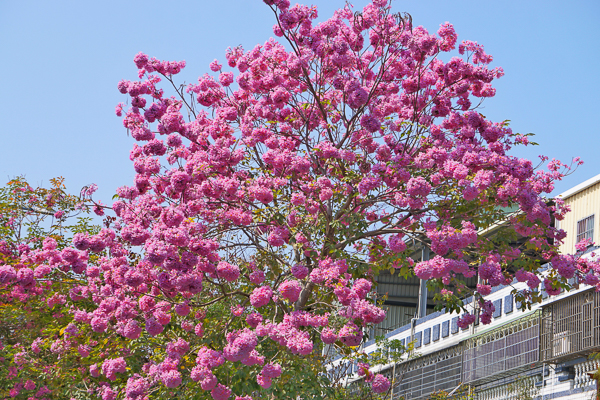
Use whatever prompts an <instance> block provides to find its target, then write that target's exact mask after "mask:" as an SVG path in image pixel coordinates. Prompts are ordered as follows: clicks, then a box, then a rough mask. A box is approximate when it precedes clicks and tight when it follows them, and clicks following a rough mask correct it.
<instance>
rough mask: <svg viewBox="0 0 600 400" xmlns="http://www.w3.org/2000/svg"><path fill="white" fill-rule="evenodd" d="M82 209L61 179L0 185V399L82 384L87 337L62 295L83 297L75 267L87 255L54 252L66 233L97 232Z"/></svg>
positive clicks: (64, 243)
mask: <svg viewBox="0 0 600 400" xmlns="http://www.w3.org/2000/svg"><path fill="white" fill-rule="evenodd" d="M92 190H93V188H92ZM89 211H90V210H89V209H88V207H87V206H86V204H85V203H84V202H82V198H81V197H79V196H74V195H70V194H68V193H66V191H65V186H64V183H63V179H62V178H56V179H51V180H50V187H49V188H33V187H32V186H30V185H29V184H28V183H27V181H26V180H25V179H24V178H22V177H19V178H15V179H13V180H11V181H10V182H8V183H7V185H6V186H5V187H2V188H0V233H1V235H0V236H1V239H0V397H2V398H6V397H18V398H39V399H43V398H58V397H56V395H57V394H66V393H69V392H70V391H72V388H73V387H74V386H79V387H82V385H81V382H82V381H83V379H84V377H85V375H87V370H86V369H81V367H82V365H81V363H82V362H81V356H82V354H86V355H87V353H89V351H87V349H91V348H90V347H89V346H90V344H93V342H91V341H89V340H88V339H87V338H86V337H85V336H82V335H80V334H79V329H78V328H77V327H76V325H75V324H74V323H73V322H74V318H73V308H72V304H73V303H72V301H67V299H69V300H82V299H83V297H82V296H81V293H80V292H81V288H82V287H83V286H81V285H82V284H85V283H86V282H85V281H84V280H83V279H81V274H82V273H83V272H84V271H85V268H86V265H87V262H89V261H90V258H91V259H92V260H93V258H94V255H93V254H92V255H91V257H88V254H83V253H74V254H75V256H77V257H76V258H77V260H74V261H76V262H73V263H72V265H64V260H65V257H67V258H69V257H68V254H69V250H67V251H66V252H61V251H62V250H63V249H64V248H66V247H68V246H69V245H70V244H71V238H72V237H73V235H74V234H78V233H82V232H85V233H88V234H96V233H98V232H99V230H100V228H99V227H98V226H95V225H93V224H92V220H91V218H89V216H88V212H89ZM71 253H72V252H71ZM79 257H81V258H79ZM16 282H18V284H17V283H16ZM69 303H70V304H69ZM81 303H82V302H81V301H80V302H79V306H80V307H83V308H87V309H89V311H93V309H94V308H95V307H91V304H92V303H90V304H89V306H88V307H86V305H84V304H81ZM116 339H117V340H116V341H118V338H116ZM109 342H111V343H110V346H109V347H113V348H114V347H116V346H114V343H113V342H115V341H113V340H112V339H111V340H110V341H108V340H107V341H106V342H105V344H106V345H108V344H109ZM86 351H87V353H86ZM82 372H85V374H82ZM74 381H75V382H77V383H79V385H77V384H74ZM59 397H60V396H59Z"/></svg>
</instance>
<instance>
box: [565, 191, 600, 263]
mask: <svg viewBox="0 0 600 400" xmlns="http://www.w3.org/2000/svg"><path fill="white" fill-rule="evenodd" d="M563 200H564V201H565V204H567V205H569V206H570V207H571V212H569V213H567V215H566V216H565V219H563V220H562V221H560V222H559V228H560V229H564V230H565V231H566V232H567V237H566V238H565V240H564V244H563V245H562V246H560V251H561V253H563V254H573V253H574V252H575V243H576V241H577V221H580V220H582V219H583V218H586V217H589V216H590V215H594V216H595V217H594V238H593V241H594V242H595V243H596V244H598V243H600V230H599V229H598V227H599V225H598V222H599V220H600V182H598V183H596V184H594V185H592V186H590V187H588V188H586V189H584V190H582V191H580V192H577V193H575V194H574V195H572V196H569V197H566V198H563Z"/></svg>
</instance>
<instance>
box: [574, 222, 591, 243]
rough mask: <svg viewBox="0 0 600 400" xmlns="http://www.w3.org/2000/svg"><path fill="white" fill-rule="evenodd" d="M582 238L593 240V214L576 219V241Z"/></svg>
mask: <svg viewBox="0 0 600 400" xmlns="http://www.w3.org/2000/svg"><path fill="white" fill-rule="evenodd" d="M584 239H590V240H591V241H593V240H594V216H593V215H591V216H589V217H587V218H584V219H582V220H579V221H577V241H576V242H575V243H579V242H581V241H582V240H584Z"/></svg>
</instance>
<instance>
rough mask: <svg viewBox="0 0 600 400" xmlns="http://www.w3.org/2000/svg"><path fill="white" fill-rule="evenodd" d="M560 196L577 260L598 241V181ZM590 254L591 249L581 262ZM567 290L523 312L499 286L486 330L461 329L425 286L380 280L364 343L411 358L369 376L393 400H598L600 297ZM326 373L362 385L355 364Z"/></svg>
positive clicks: (367, 348)
mask: <svg viewBox="0 0 600 400" xmlns="http://www.w3.org/2000/svg"><path fill="white" fill-rule="evenodd" d="M558 197H560V198H561V199H562V200H563V201H564V202H565V204H566V205H568V206H570V207H571V212H570V213H568V215H567V217H566V218H565V219H564V220H562V221H560V228H562V229H564V230H565V231H567V233H568V236H567V239H566V240H565V242H564V244H563V245H562V246H561V251H562V252H564V253H574V252H575V243H577V242H579V241H580V240H582V239H591V241H597V240H598V238H597V237H596V236H598V232H599V229H598V221H599V220H600V216H595V214H596V213H600V175H598V176H596V177H594V178H592V179H590V180H588V181H586V182H583V183H582V184H580V185H578V186H576V187H574V188H573V189H570V190H568V191H566V192H564V193H562V194H561V195H559V196H558ZM595 249H596V247H594V246H590V248H588V251H587V252H586V254H585V255H584V257H590V256H592V253H593V251H594V250H595ZM548 268H550V266H549V265H545V266H543V267H542V269H545V270H547V269H548ZM472 283H473V286H474V285H475V283H476V282H472ZM572 283H573V284H575V287H576V289H574V290H571V291H569V292H563V293H561V294H560V295H557V296H548V295H547V294H546V293H545V292H544V291H542V298H543V301H542V303H541V304H540V303H538V304H535V305H533V306H532V307H531V309H526V310H521V304H519V303H518V302H516V301H515V298H514V291H515V290H516V291H519V290H522V289H525V288H526V284H525V283H520V282H517V281H514V282H513V283H512V284H511V285H508V286H504V287H497V288H495V290H494V291H493V292H492V293H491V294H490V295H488V296H486V299H488V300H491V301H492V302H493V303H494V305H495V310H496V311H495V313H494V315H493V320H492V323H491V324H489V325H479V324H475V325H473V326H471V327H469V328H466V329H461V328H459V326H458V323H457V322H458V316H457V315H456V314H446V313H444V312H443V311H442V312H433V307H432V306H433V303H432V294H431V293H429V294H428V293H427V290H426V289H423V287H424V286H425V285H424V284H423V282H419V280H418V279H416V278H415V279H413V280H412V281H406V283H405V284H406V287H403V286H402V285H399V282H396V281H394V277H393V276H382V277H381V278H380V279H379V289H380V290H381V292H382V293H389V296H388V299H387V304H385V305H384V307H386V308H388V318H386V322H384V323H383V324H382V325H380V326H378V327H377V328H376V329H375V331H372V332H371V336H370V337H373V335H375V334H384V335H385V336H386V338H388V339H397V340H400V342H402V343H404V344H407V343H411V342H412V343H413V344H414V354H412V355H411V357H410V358H408V359H407V360H406V361H403V362H401V363H398V364H388V365H381V366H378V367H375V368H374V371H373V372H378V373H382V374H385V375H387V376H388V377H389V378H392V376H394V377H395V382H396V383H397V384H396V385H394V387H393V389H392V390H393V392H392V394H391V396H390V399H395V400H398V399H404V400H418V399H427V398H428V397H429V396H430V395H431V394H433V393H434V392H438V391H441V390H443V391H445V392H447V393H452V392H454V393H456V391H457V389H459V388H460V390H463V391H464V390H466V391H468V392H469V393H470V394H471V395H472V396H473V398H474V399H478V400H504V399H507V400H511V399H515V400H516V399H527V398H531V399H536V400H537V399H543V400H549V399H560V400H590V399H595V398H596V381H595V380H593V379H592V378H591V377H590V375H589V374H590V373H593V372H595V371H597V370H598V369H599V368H600V358H599V359H595V358H594V357H593V354H595V353H597V352H600V292H596V291H595V290H594V288H592V287H589V286H586V285H583V284H582V285H579V286H578V285H577V283H576V282H574V281H573V282H572ZM395 284H396V285H395ZM469 286H471V285H469ZM411 299H412V300H411ZM471 303H472V298H469V299H465V305H467V306H469V305H470V304H471ZM376 350H377V347H376V344H375V342H374V341H373V340H371V341H369V342H367V343H365V344H364V346H363V348H362V351H363V352H365V353H367V354H371V353H373V352H374V351H376ZM331 366H332V368H331V370H330V371H331V372H332V373H334V372H335V373H338V374H339V372H340V371H342V372H343V374H344V375H345V379H346V384H348V385H352V384H353V383H355V382H358V381H360V379H361V378H360V377H359V376H358V366H357V365H356V364H353V363H351V362H348V361H345V360H344V359H341V358H340V359H337V360H335V361H334V362H333V363H332V364H331ZM390 380H391V379H390Z"/></svg>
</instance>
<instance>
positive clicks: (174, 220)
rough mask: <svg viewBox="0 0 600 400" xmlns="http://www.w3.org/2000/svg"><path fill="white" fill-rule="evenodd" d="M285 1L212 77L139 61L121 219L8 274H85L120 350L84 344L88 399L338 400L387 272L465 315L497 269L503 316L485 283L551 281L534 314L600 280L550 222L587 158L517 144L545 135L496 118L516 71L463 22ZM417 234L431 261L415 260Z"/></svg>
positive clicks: (19, 284)
mask: <svg viewBox="0 0 600 400" xmlns="http://www.w3.org/2000/svg"><path fill="white" fill-rule="evenodd" d="M265 3H266V4H267V7H269V8H270V9H271V10H272V11H273V13H274V16H275V21H276V23H275V25H274V28H273V30H274V33H275V35H276V36H278V37H279V38H280V39H279V40H274V39H270V40H268V41H267V42H266V43H265V44H264V45H257V46H256V47H255V48H254V49H252V50H250V51H245V50H243V49H242V48H240V47H237V48H233V49H229V50H228V51H227V53H226V56H225V57H226V66H223V65H222V64H221V63H219V62H218V61H216V60H215V61H214V62H213V63H211V65H210V70H211V73H209V74H205V75H202V76H201V77H200V78H199V79H198V83H195V84H191V85H187V86H180V85H178V84H177V83H176V81H175V75H177V74H178V73H179V72H180V71H181V69H182V68H184V67H185V62H168V61H159V60H157V59H155V58H150V57H148V56H146V55H145V54H142V53H140V54H138V55H137V56H135V59H134V61H135V64H136V66H137V69H138V76H139V80H136V81H122V82H120V83H119V85H118V88H119V91H120V92H121V93H123V94H125V95H127V96H128V99H129V100H128V104H129V106H125V105H119V106H118V107H117V114H118V115H119V116H122V117H123V124H124V126H125V128H127V130H128V132H129V134H131V136H132V137H133V138H134V139H135V140H136V141H137V142H138V144H135V145H134V147H133V149H132V150H131V154H130V158H131V160H132V162H133V168H134V169H135V171H136V177H135V182H134V183H133V184H132V186H128V187H122V188H120V189H118V192H117V194H118V199H117V201H116V202H115V203H114V204H113V206H112V210H113V212H114V214H115V215H116V217H114V218H112V217H111V218H110V219H107V224H106V227H105V228H104V229H103V230H102V231H100V232H97V233H90V232H88V233H84V232H82V233H79V234H77V235H75V236H74V237H73V243H72V247H68V248H65V249H63V250H62V251H61V252H60V253H56V252H49V251H44V250H40V251H37V252H34V253H33V254H34V255H35V257H33V256H32V255H31V254H30V255H27V256H23V257H24V262H21V263H19V264H16V265H14V266H3V267H1V268H3V269H2V275H0V284H1V285H4V286H3V287H4V288H6V290H9V288H11V287H12V288H20V289H18V290H21V291H23V292H25V293H27V294H28V295H30V294H31V295H34V293H35V294H36V295H37V292H35V291H36V290H38V288H39V286H40V285H41V284H42V283H40V281H39V280H36V279H32V280H27V279H25V278H24V276H25V275H27V276H28V274H30V273H28V272H27V270H29V269H32V268H34V267H35V266H36V265H48V266H49V267H50V268H57V267H59V266H60V268H72V270H73V274H74V275H75V276H77V279H79V280H80V281H81V282H82V283H81V284H79V285H80V287H81V289H80V292H78V293H77V295H76V296H71V297H68V298H65V307H67V308H69V309H71V310H72V315H73V321H74V322H73V323H72V324H73V326H74V328H73V329H76V330H77V332H78V334H79V335H81V336H84V337H86V338H88V340H92V341H94V342H95V343H100V345H102V343H104V342H103V341H111V343H112V344H111V346H112V347H110V348H103V350H102V351H98V352H90V353H89V354H86V353H85V352H84V353H83V354H81V362H82V365H85V366H86V368H87V374H86V375H85V377H83V376H82V377H80V378H78V379H81V380H85V387H86V388H87V389H86V390H87V392H86V393H90V394H94V395H98V396H101V397H102V398H103V399H105V400H110V399H115V398H124V399H136V400H137V399H145V398H164V397H167V396H171V397H172V396H175V397H177V398H207V399H211V398H212V399H215V400H225V399H233V398H235V399H237V400H245V399H251V398H255V399H256V398H276V399H284V398H292V399H295V398H296V397H297V396H298V395H301V396H302V398H323V397H327V396H330V395H331V393H332V392H331V391H330V388H331V387H332V386H335V384H337V382H331V381H329V380H328V378H327V377H326V376H325V375H324V374H323V372H324V371H325V368H326V363H327V361H328V356H329V355H331V352H332V351H334V350H335V351H337V352H338V353H349V352H351V351H352V349H354V348H356V346H359V345H360V344H361V343H362V342H363V341H364V340H365V338H366V337H365V332H366V329H365V328H367V327H369V326H371V325H375V324H378V323H381V322H382V321H383V320H384V319H385V312H384V311H383V310H382V309H380V308H379V307H378V306H377V305H376V302H375V301H374V300H375V299H374V297H373V296H374V293H375V286H374V284H375V282H376V277H377V274H378V273H379V271H382V270H391V271H392V272H394V273H398V274H400V275H402V276H412V275H416V276H417V277H419V278H421V279H426V280H428V281H429V285H430V287H432V288H438V289H442V288H444V291H443V292H440V293H441V296H443V299H444V301H445V305H446V307H447V309H448V310H450V311H456V312H462V311H463V310H462V301H461V298H462V297H464V296H465V295H466V294H467V292H468V291H469V290H470V289H469V288H468V287H467V285H466V283H465V281H466V279H468V278H472V277H475V276H478V277H479V279H480V282H481V284H479V285H478V286H477V288H476V290H475V291H474V295H475V296H476V298H477V299H479V306H480V307H481V317H480V318H481V322H482V323H484V324H485V323H489V321H490V317H491V314H492V312H493V305H492V304H491V303H489V302H486V301H484V300H483V297H482V296H484V295H485V294H487V293H489V292H490V290H491V288H492V287H494V286H498V285H503V284H507V283H510V282H511V281H512V280H513V278H517V279H518V280H519V281H524V282H527V284H528V285H529V288H530V289H531V291H525V292H523V293H521V294H520V295H519V296H520V300H523V304H525V305H526V304H527V303H528V302H531V301H538V300H540V298H539V296H538V295H537V294H536V293H537V292H536V290H538V289H539V288H540V285H541V280H543V281H544V282H543V285H544V287H545V289H546V290H547V291H548V293H550V294H553V293H556V292H558V291H560V289H561V288H568V283H567V280H568V279H569V278H571V277H573V276H575V275H578V276H579V277H580V278H581V279H582V280H584V281H585V282H586V283H590V284H597V283H598V278H597V271H598V267H597V265H596V264H593V263H590V262H587V261H585V260H582V259H579V258H576V257H571V256H566V255H560V254H559V253H558V251H557V246H558V244H559V243H560V242H561V240H562V239H563V238H564V236H565V233H564V232H563V231H560V230H557V229H555V228H554V227H553V225H552V220H553V219H554V218H556V219H560V218H561V217H562V215H564V213H565V212H566V211H567V210H566V209H565V207H563V206H562V204H561V203H560V202H559V201H554V202H549V201H548V200H547V199H545V198H544V194H545V193H550V192H551V191H552V190H553V182H554V181H556V180H560V179H561V178H562V177H563V176H564V174H565V173H566V172H568V170H569V166H566V165H564V164H562V163H560V162H558V161H555V160H553V161H551V162H549V163H548V164H547V170H546V171H542V170H536V168H535V166H534V165H533V164H532V162H531V161H530V160H526V159H520V158H517V157H514V156H511V155H510V154H509V150H510V149H511V148H512V147H513V146H516V145H527V144H528V143H529V142H528V137H527V136H526V135H520V134H517V133H514V132H512V131H511V129H510V128H509V127H508V124H507V123H506V122H493V121H489V120H488V119H486V118H485V117H484V116H483V115H482V114H480V113H479V112H478V111H477V106H478V105H479V104H481V102H482V101H483V100H484V99H485V98H487V97H492V96H494V94H495V89H494V87H493V84H492V83H493V81H494V80H495V79H497V78H499V77H501V76H502V75H503V71H502V69H501V68H499V67H495V68H491V67H489V64H490V63H491V62H492V57H491V56H490V55H488V54H486V53H485V51H484V49H483V46H481V45H479V44H477V43H476V42H471V41H462V42H460V43H458V42H457V34H456V33H455V31H454V28H453V27H452V25H451V24H449V23H444V24H442V25H441V27H440V29H439V31H438V32H437V33H436V34H431V33H429V32H427V31H426V30H425V29H424V28H423V27H420V26H414V25H413V24H412V21H411V19H410V17H409V16H408V15H401V14H394V13H393V12H392V10H391V6H390V5H389V4H388V2H387V0H373V3H372V4H369V5H367V6H366V7H365V8H364V9H363V10H362V11H360V12H353V11H352V9H351V8H350V6H347V7H345V8H342V9H340V10H338V11H336V12H335V14H334V16H333V17H331V18H330V19H328V20H326V21H324V22H321V23H316V22H315V19H316V18H317V10H316V9H315V8H314V7H307V6H301V5H296V6H293V7H290V4H289V1H288V0H265ZM446 53H449V54H448V55H447V54H446ZM444 60H447V61H444ZM542 161H546V159H545V158H542ZM508 209H511V210H516V212H511V213H508V212H507V211H506V210H508ZM97 211H98V213H101V212H102V209H101V207H100V206H98V208H97ZM494 224H499V226H500V228H499V229H498V230H496V234H494V235H493V236H489V235H482V234H480V233H481V232H482V231H484V230H485V229H486V228H488V227H490V226H492V225H494ZM524 237H525V238H527V240H526V241H523V240H521V238H524ZM407 243H411V244H412V245H411V246H414V243H416V244H417V246H427V247H429V248H430V249H431V251H432V257H431V259H430V260H426V261H422V262H419V263H415V262H414V261H413V259H412V258H411V253H412V251H413V250H414V247H411V246H407ZM52 257H54V258H52ZM548 261H551V262H552V265H553V267H554V268H553V269H552V270H551V271H550V273H549V274H548V275H545V276H542V275H541V274H540V272H539V267H540V266H541V265H542V264H543V263H545V262H548ZM37 268H39V267H37ZM13 290H15V289H13ZM40 295H41V296H43V293H42V294H40ZM474 319H475V316H474V315H472V314H464V315H463V316H462V317H461V320H460V324H461V326H466V325H468V324H470V323H473V322H474ZM115 338H120V339H119V340H117V339H115ZM123 343H126V344H127V346H124V345H123ZM76 344H77V343H75V344H73V343H71V342H69V344H68V345H67V346H75V345H76ZM77 345H79V344H77ZM90 354H91V355H90ZM88 367H89V368H88ZM362 368H363V370H364V372H365V376H367V377H369V384H370V385H372V386H371V388H372V390H371V391H370V395H371V396H376V395H379V394H381V395H385V393H387V391H388V390H389V388H390V385H391V383H390V382H389V381H388V379H387V378H385V377H384V376H382V375H378V374H375V375H372V374H371V375H369V373H368V372H366V371H367V370H365V368H367V369H368V365H366V366H365V365H363V366H362Z"/></svg>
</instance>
